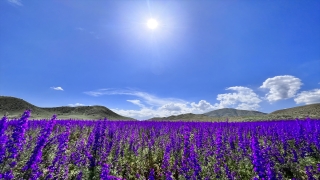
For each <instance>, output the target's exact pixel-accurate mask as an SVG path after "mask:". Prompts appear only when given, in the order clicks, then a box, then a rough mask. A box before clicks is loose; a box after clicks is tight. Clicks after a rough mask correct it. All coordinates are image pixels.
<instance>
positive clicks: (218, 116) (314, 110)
mask: <svg viewBox="0 0 320 180" xmlns="http://www.w3.org/2000/svg"><path fill="white" fill-rule="evenodd" d="M307 116H309V117H311V118H315V119H320V103H318V104H310V105H305V106H298V107H293V108H288V109H281V110H277V111H274V112H272V113H269V114H267V113H262V112H259V111H245V110H237V109H232V108H223V109H218V110H214V111H210V112H207V113H204V114H191V113H188V114H180V115H177V116H169V117H155V118H151V119H149V120H155V121H161V120H173V121H175V120H182V121H211V122H221V121H226V119H227V118H228V120H229V121H230V122H242V121H261V120H283V119H296V118H299V119H305V118H306V117H307Z"/></svg>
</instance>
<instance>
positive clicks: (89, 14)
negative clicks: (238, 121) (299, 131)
mask: <svg viewBox="0 0 320 180" xmlns="http://www.w3.org/2000/svg"><path fill="white" fill-rule="evenodd" d="M0 9H1V10H0V22H1V25H0V95H3V96H14V97H18V98H22V99H24V100H26V101H28V102H30V103H32V104H34V105H36V106H39V107H55V106H79V105H86V106H88V105H102V106H106V107H107V108H109V109H111V110H113V111H114V112H116V113H118V114H120V115H124V116H128V117H133V118H136V119H141V120H142V119H148V118H151V117H159V116H170V115H178V114H183V113H196V114H197V113H205V112H208V111H211V110H215V109H220V108H225V107H228V108H237V109H246V110H257V111H261V112H266V113H269V112H272V111H274V110H277V109H283V108H289V107H294V106H300V105H305V104H313V103H320V23H319V22H320V1H318V0H309V1H296V0H292V1H287V0H286V1H284V0H279V1H262V0H261V1H215V0H212V1H195V0H187V1H153V0H145V1H120V0H119V1H84V0H78V1H75V0H72V1H26V0H4V1H0ZM149 19H154V20H156V21H157V22H158V27H157V28H155V29H150V28H148V26H147V21H148V20H149Z"/></svg>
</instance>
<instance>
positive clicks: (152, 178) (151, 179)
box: [148, 169, 155, 180]
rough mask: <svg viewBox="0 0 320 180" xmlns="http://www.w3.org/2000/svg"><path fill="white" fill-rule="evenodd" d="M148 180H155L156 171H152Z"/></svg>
mask: <svg viewBox="0 0 320 180" xmlns="http://www.w3.org/2000/svg"><path fill="white" fill-rule="evenodd" d="M148 180H155V175H154V170H153V169H151V171H150V173H149V178H148Z"/></svg>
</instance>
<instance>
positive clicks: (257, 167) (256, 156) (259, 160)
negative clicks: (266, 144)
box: [251, 136, 266, 178]
mask: <svg viewBox="0 0 320 180" xmlns="http://www.w3.org/2000/svg"><path fill="white" fill-rule="evenodd" d="M251 149H252V164H253V168H254V171H255V172H256V173H257V174H258V175H259V178H266V176H265V169H264V167H263V166H264V164H265V160H264V158H263V156H262V154H261V150H260V146H259V142H258V139H257V138H256V137H255V136H252V138H251Z"/></svg>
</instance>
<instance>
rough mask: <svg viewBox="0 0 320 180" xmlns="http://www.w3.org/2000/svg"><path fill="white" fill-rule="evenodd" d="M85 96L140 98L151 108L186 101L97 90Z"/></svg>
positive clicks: (118, 91) (144, 93) (145, 94)
mask: <svg viewBox="0 0 320 180" xmlns="http://www.w3.org/2000/svg"><path fill="white" fill-rule="evenodd" d="M84 93H85V94H88V95H91V96H96V97H97V96H102V95H128V96H136V97H138V98H141V99H142V100H143V101H144V102H145V103H146V104H148V105H151V106H163V105H165V104H168V103H171V102H175V103H186V101H184V100H182V99H176V98H159V97H157V96H155V95H151V94H149V93H146V92H141V91H135V90H117V89H110V88H108V89H99V90H97V91H88V92H84Z"/></svg>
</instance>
